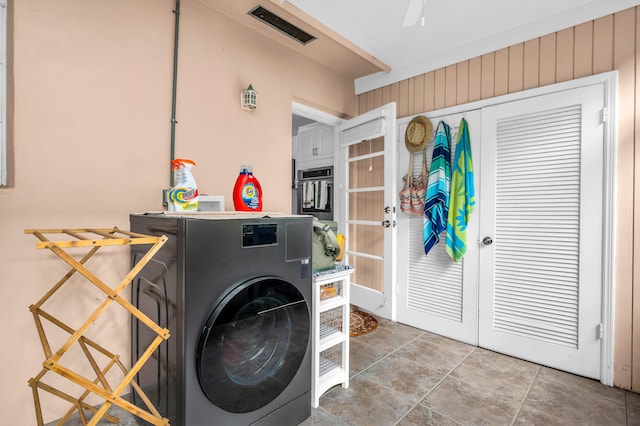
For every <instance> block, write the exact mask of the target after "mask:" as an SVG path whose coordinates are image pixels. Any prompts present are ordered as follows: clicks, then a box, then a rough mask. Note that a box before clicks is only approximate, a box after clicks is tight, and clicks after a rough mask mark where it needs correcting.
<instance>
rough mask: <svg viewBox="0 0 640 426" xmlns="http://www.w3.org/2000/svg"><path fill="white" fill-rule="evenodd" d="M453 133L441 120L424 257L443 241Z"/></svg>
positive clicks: (426, 211)
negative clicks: (442, 234) (442, 233)
mask: <svg viewBox="0 0 640 426" xmlns="http://www.w3.org/2000/svg"><path fill="white" fill-rule="evenodd" d="M450 164H451V130H450V128H449V126H448V125H447V124H446V123H445V122H444V121H440V122H439V123H438V127H436V138H435V141H434V143H433V155H432V157H431V166H430V167H429V179H428V181H427V195H426V200H425V205H424V221H423V225H422V239H423V242H424V254H425V255H426V254H429V250H431V248H432V247H433V246H435V245H436V244H437V243H438V241H440V233H441V232H442V231H444V230H445V229H446V227H447V217H448V210H447V206H448V205H449V185H450V183H451V165H450Z"/></svg>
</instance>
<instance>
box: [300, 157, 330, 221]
mask: <svg viewBox="0 0 640 426" xmlns="http://www.w3.org/2000/svg"><path fill="white" fill-rule="evenodd" d="M333 205H334V203H333V166H327V167H318V168H315V169H308V170H298V211H297V213H298V214H310V215H313V216H315V217H317V218H318V219H320V220H333Z"/></svg>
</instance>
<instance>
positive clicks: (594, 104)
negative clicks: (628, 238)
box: [479, 86, 604, 378]
mask: <svg viewBox="0 0 640 426" xmlns="http://www.w3.org/2000/svg"><path fill="white" fill-rule="evenodd" d="M603 100H604V95H603V89H602V87H601V86H590V87H588V88H581V89H574V90H571V91H566V92H561V93H557V94H552V95H545V96H542V97H538V98H531V99H526V100H523V101H518V102H512V103H510V104H508V105H500V106H496V107H491V108H486V109H483V112H482V114H483V115H482V128H483V131H482V132H483V136H482V141H483V157H482V167H481V173H482V188H481V194H482V203H480V209H481V210H480V212H481V224H480V237H481V240H483V239H484V240H485V242H484V243H483V244H482V245H481V247H480V263H479V265H480V284H479V294H480V299H479V302H480V308H481V309H480V311H479V345H480V346H482V347H486V348H489V349H493V350H496V351H499V352H503V353H507V354H510V355H514V356H517V357H520V358H524V359H528V360H530V361H534V362H537V363H540V364H543V365H548V366H551V367H555V368H559V369H562V370H565V371H570V372H574V373H577V374H581V375H584V376H588V377H593V378H599V377H600V341H599V340H598V337H597V332H598V327H599V324H600V322H601V319H600V318H601V313H600V308H601V291H602V290H601V289H602V284H601V283H602V270H601V266H602V265H601V262H602V261H601V247H602V222H601V221H602V161H603V157H602V155H603V154H602V153H603V128H602V124H601V122H600V120H599V116H600V114H601V111H602V108H603ZM489 239H490V240H491V241H489Z"/></svg>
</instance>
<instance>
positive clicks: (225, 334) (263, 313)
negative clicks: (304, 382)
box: [197, 277, 311, 413]
mask: <svg viewBox="0 0 640 426" xmlns="http://www.w3.org/2000/svg"><path fill="white" fill-rule="evenodd" d="M310 332H311V327H310V322H309V309H308V308H307V304H306V303H305V301H304V297H303V296H302V294H301V293H300V292H299V291H298V289H296V288H295V287H294V286H293V285H292V284H290V283H288V282H286V281H283V280H281V279H279V278H276V277H261V278H255V279H252V280H250V281H247V282H245V283H243V284H241V285H240V286H238V287H236V288H235V289H234V290H233V291H231V292H230V293H229V294H227V296H225V298H224V299H223V300H222V302H220V304H219V305H218V306H216V307H215V308H214V310H213V312H212V313H211V315H210V316H209V318H208V320H207V322H206V325H205V326H204V329H203V331H202V334H201V336H200V341H199V344H198V352H197V371H198V380H199V381H200V386H201V387H202V390H203V391H204V393H205V395H206V396H207V398H208V399H209V400H210V401H211V402H212V403H213V404H215V405H216V406H217V407H219V408H221V409H223V410H225V411H228V412H231V413H248V412H251V411H254V410H257V409H259V408H261V407H264V406H265V405H267V404H269V403H270V402H271V401H273V400H274V399H275V398H276V397H277V396H278V395H280V393H282V391H283V390H284V389H285V388H286V387H287V386H288V384H289V383H290V382H291V380H292V379H293V377H294V376H295V375H296V373H297V372H298V369H299V368H300V364H301V363H302V360H303V358H304V356H305V352H306V350H307V345H308V342H309V334H310ZM309 374H311V372H309Z"/></svg>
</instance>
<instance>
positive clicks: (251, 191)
mask: <svg viewBox="0 0 640 426" xmlns="http://www.w3.org/2000/svg"><path fill="white" fill-rule="evenodd" d="M258 195H259V194H258V189H257V188H256V186H255V185H254V184H253V182H248V183H246V184H245V185H244V187H243V188H242V202H243V203H244V204H245V205H246V206H247V207H249V208H250V209H253V210H255V209H257V208H258V206H259V198H258Z"/></svg>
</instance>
